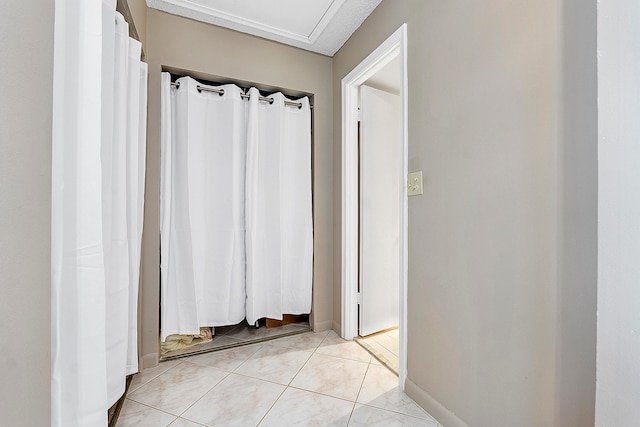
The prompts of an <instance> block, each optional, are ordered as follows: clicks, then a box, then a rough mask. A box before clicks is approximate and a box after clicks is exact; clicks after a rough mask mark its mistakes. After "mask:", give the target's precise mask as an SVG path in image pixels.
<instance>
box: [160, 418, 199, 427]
mask: <svg viewBox="0 0 640 427" xmlns="http://www.w3.org/2000/svg"><path fill="white" fill-rule="evenodd" d="M178 420H184V421H188V422H190V423H193V424H197V425H199V426H202V427H209V426H207V425H206V424H202V423H199V422H196V421H193V420H190V419H188V418H182V417H177V418H176V419H175V420H173V421H171V424H169V425H168V426H167V427H171V426H172V425H173V423H175V422H176V421H178Z"/></svg>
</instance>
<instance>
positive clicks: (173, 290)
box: [160, 73, 313, 341]
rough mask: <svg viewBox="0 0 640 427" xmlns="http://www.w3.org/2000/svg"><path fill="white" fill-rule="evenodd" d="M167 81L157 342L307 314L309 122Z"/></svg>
mask: <svg viewBox="0 0 640 427" xmlns="http://www.w3.org/2000/svg"><path fill="white" fill-rule="evenodd" d="M177 83H178V87H175V86H173V85H172V83H171V76H170V74H169V73H163V75H162V138H161V139H162V166H161V177H162V182H161V210H160V217H161V218H160V222H161V226H160V233H161V281H162V287H161V291H162V294H161V331H162V332H161V339H162V340H163V341H164V340H165V338H166V337H167V336H169V335H172V334H199V328H200V326H223V325H232V324H237V323H239V322H241V321H242V320H243V319H244V318H245V317H246V318H247V321H248V322H249V323H251V324H252V323H254V322H255V321H256V320H257V319H259V318H261V317H270V318H276V319H280V318H281V316H282V314H285V313H290V314H302V313H309V312H310V310H311V272H312V256H313V255H312V251H313V237H312V234H313V233H312V228H313V226H312V219H311V216H312V214H311V135H310V129H311V120H310V108H309V102H308V99H307V98H302V99H300V100H297V102H300V103H301V107H300V108H292V107H287V106H285V98H284V96H282V94H275V95H272V98H273V99H274V102H273V105H270V104H269V103H266V102H259V101H258V96H259V93H258V91H257V89H255V88H252V89H251V91H250V94H251V99H250V101H249V102H246V101H243V100H242V98H241V94H242V90H241V89H240V88H239V87H237V86H235V85H232V84H229V85H223V86H216V87H215V89H217V90H221V91H222V92H221V93H215V92H209V91H206V90H204V91H202V90H200V88H202V87H204V88H213V87H212V86H207V85H204V84H202V83H199V82H197V81H196V80H194V79H192V78H190V77H183V78H180V79H178V81H177Z"/></svg>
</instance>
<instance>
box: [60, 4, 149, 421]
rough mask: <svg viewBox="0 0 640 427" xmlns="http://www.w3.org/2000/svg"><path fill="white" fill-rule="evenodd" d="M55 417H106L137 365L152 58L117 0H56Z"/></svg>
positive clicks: (88, 419) (89, 418)
mask: <svg viewBox="0 0 640 427" xmlns="http://www.w3.org/2000/svg"><path fill="white" fill-rule="evenodd" d="M55 28H56V29H55V34H56V36H55V41H54V46H55V54H54V110H53V141H52V202H51V211H52V212H51V216H52V221H51V257H52V259H51V286H52V288H51V312H52V313H51V316H52V324H51V371H52V372H51V400H52V402H51V425H52V426H84V425H91V426H99V425H106V424H107V410H108V408H109V407H110V406H111V405H112V404H113V403H114V402H115V401H116V400H117V399H118V398H119V397H120V396H121V395H122V394H123V392H124V386H125V377H126V375H128V374H131V373H135V372H137V370H138V367H137V297H138V278H139V265H140V244H141V233H142V206H143V197H144V194H143V192H144V153H145V143H146V142H145V135H146V129H145V128H146V120H145V117H146V86H147V68H146V64H144V63H142V62H140V53H141V46H140V43H139V42H137V41H135V40H131V39H129V37H128V33H129V30H128V26H127V24H126V22H125V21H124V19H123V18H122V16H121V15H120V14H118V13H116V12H115V1H106V0H105V1H102V2H101V1H95V0H91V1H87V0H56V18H55Z"/></svg>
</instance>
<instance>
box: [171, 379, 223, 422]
mask: <svg viewBox="0 0 640 427" xmlns="http://www.w3.org/2000/svg"><path fill="white" fill-rule="evenodd" d="M219 370H221V369H219ZM223 372H225V373H226V374H227V375H225V376H224V377H222V378H221V379H220V381H218V382H217V383H215V384H214V385H213V386H212V387H211V388H210V389H209V390H207V391H206V392H205V393H204V394H203V395H202V396H200V397H199V398H198V399H196V400H195V402H193V403H192V404H191V405H189V406H188V407H187V409H185V410H184V411H182V412H181V413H180V415H178V417H180V418H182V416H183V415H184V414H185V413H186V412H187V411H188V410H189V409H191V408H192V407H193V406H194V405H195V404H196V403H198V402H200V401H201V400H202V399H203V398H204V397H205V396H206V395H207V394H209V392H210V391H211V390H213V389H214V388H216V387H217V386H218V385H219V384H220V383H221V382H222V381H224V380H226V379H227V377H228V376H229V375H231V372H227V371H223ZM186 419H187V420H189V421H191V420H190V419H188V418H186Z"/></svg>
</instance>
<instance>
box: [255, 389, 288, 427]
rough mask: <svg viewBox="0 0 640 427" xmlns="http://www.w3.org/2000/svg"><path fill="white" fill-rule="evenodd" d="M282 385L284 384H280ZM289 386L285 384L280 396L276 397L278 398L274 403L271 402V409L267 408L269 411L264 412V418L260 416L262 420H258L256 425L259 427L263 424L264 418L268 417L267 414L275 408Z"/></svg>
mask: <svg viewBox="0 0 640 427" xmlns="http://www.w3.org/2000/svg"><path fill="white" fill-rule="evenodd" d="M280 385H282V384H280ZM287 388H289V387H288V386H284V389H283V390H282V392H280V394H279V395H278V397H276V400H274V401H273V403H272V404H271V406H269V409H267V411H266V412H265V413H264V415H263V416H262V418H260V421H258V424H256V427H258V426H259V425H260V424H262V421H264V419H265V418H266V416H267V415H269V412H271V410H272V409H273V407H274V406H275V405H276V403H277V402H278V401H279V400H280V398H281V397H282V395H283V394H284V392H285V391H287Z"/></svg>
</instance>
